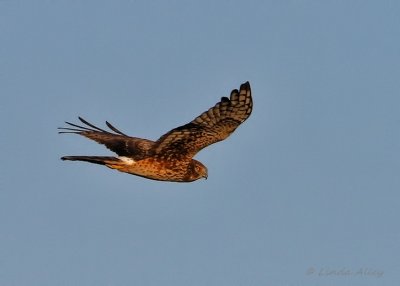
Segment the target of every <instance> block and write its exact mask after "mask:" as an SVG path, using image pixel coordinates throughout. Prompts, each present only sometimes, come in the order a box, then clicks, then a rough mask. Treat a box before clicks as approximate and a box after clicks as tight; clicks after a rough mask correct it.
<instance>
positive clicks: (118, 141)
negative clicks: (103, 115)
mask: <svg viewBox="0 0 400 286" xmlns="http://www.w3.org/2000/svg"><path fill="white" fill-rule="evenodd" d="M79 120H80V121H81V122H82V123H83V124H84V125H85V126H81V125H77V124H74V123H70V122H65V123H66V124H68V125H69V127H59V128H58V129H60V130H61V131H59V133H75V134H79V135H82V136H85V137H86V138H89V139H92V140H94V141H96V142H98V143H100V144H104V145H105V146H106V147H107V148H108V149H110V150H111V151H113V152H115V153H117V154H118V155H119V156H127V157H132V158H133V159H135V160H140V159H143V158H144V157H146V156H147V155H148V151H149V150H150V149H151V148H152V147H153V145H154V142H153V141H150V140H147V139H141V138H136V137H130V136H128V135H126V134H124V133H122V132H121V131H119V130H118V129H117V128H115V127H114V126H113V125H111V124H110V123H109V122H107V121H106V124H107V126H108V128H110V129H111V130H112V131H113V132H114V133H112V132H109V131H106V130H103V129H101V128H99V127H97V126H95V125H93V124H91V123H89V122H88V121H86V120H85V119H83V118H81V117H79Z"/></svg>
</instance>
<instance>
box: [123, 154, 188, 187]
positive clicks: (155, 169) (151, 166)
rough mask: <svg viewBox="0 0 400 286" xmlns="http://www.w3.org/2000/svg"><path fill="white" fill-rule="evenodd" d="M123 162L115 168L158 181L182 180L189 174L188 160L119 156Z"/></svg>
mask: <svg viewBox="0 0 400 286" xmlns="http://www.w3.org/2000/svg"><path fill="white" fill-rule="evenodd" d="M119 159H120V160H121V161H122V162H123V167H122V166H121V167H122V168H115V169H118V170H119V171H121V172H125V173H129V174H132V175H137V176H141V177H145V178H149V179H153V180H158V181H174V182H181V181H183V180H184V178H185V175H186V174H187V166H188V164H187V163H186V162H182V163H180V164H179V163H176V162H170V161H160V160H155V159H153V158H148V159H143V160H139V161H134V160H133V159H131V158H126V157H125V158H119Z"/></svg>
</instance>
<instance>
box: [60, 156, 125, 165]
mask: <svg viewBox="0 0 400 286" xmlns="http://www.w3.org/2000/svg"><path fill="white" fill-rule="evenodd" d="M61 160H63V161H64V160H67V161H84V162H89V163H93V164H99V165H106V166H109V165H114V164H117V163H119V162H121V160H119V159H118V158H115V157H107V156H64V157H61Z"/></svg>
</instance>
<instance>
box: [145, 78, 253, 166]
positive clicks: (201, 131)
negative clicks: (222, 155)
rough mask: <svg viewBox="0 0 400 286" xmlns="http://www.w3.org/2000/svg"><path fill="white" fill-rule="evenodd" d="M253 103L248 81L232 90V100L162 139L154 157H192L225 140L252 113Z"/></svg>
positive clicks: (156, 145) (221, 102) (155, 145)
mask: <svg viewBox="0 0 400 286" xmlns="http://www.w3.org/2000/svg"><path fill="white" fill-rule="evenodd" d="M252 108H253V100H252V97H251V89H250V84H249V82H246V83H244V84H242V85H241V86H240V90H239V91H238V90H237V89H234V90H232V92H231V95H230V98H227V97H222V98H221V101H220V102H218V103H217V104H216V105H215V106H214V107H212V108H210V109H209V110H208V111H205V112H203V113H202V114H201V115H200V116H198V117H196V118H195V119H194V120H193V121H191V122H190V123H188V124H185V125H183V126H180V127H177V128H175V129H173V130H171V131H169V132H168V133H166V134H164V135H163V136H161V137H160V138H159V139H158V140H157V141H156V142H155V144H154V147H153V151H154V153H155V156H157V157H162V158H166V159H167V158H168V159H172V158H184V157H186V158H191V157H193V156H194V155H195V154H196V153H197V152H199V151H200V150H201V149H203V148H205V147H207V146H209V145H211V144H213V143H216V142H218V141H221V140H224V139H225V138H227V137H228V136H229V135H230V134H232V132H233V131H235V129H236V128H237V127H238V126H239V125H240V124H241V123H243V122H244V121H245V120H246V119H247V118H248V117H249V116H250V114H251V111H252Z"/></svg>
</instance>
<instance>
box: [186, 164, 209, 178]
mask: <svg viewBox="0 0 400 286" xmlns="http://www.w3.org/2000/svg"><path fill="white" fill-rule="evenodd" d="M189 168H190V169H191V170H190V179H191V180H193V181H195V180H198V179H201V178H204V179H207V177H208V170H207V167H206V166H204V165H203V164H202V163H200V162H199V161H197V160H192V162H191V164H190V167H189Z"/></svg>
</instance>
